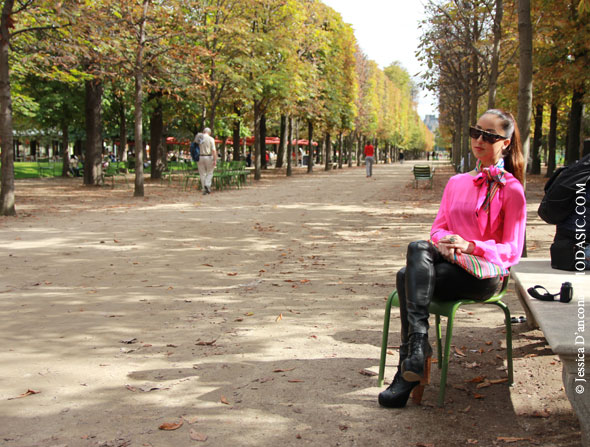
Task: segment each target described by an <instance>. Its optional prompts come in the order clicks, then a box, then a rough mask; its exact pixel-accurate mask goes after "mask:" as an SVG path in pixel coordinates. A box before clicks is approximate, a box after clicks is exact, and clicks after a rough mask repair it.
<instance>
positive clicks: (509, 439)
mask: <svg viewBox="0 0 590 447" xmlns="http://www.w3.org/2000/svg"><path fill="white" fill-rule="evenodd" d="M527 439H529V438H515V437H514V436H498V437H497V438H496V440H497V441H502V442H506V443H509V442H518V441H526V440H527Z"/></svg>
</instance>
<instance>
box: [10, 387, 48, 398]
mask: <svg viewBox="0 0 590 447" xmlns="http://www.w3.org/2000/svg"><path fill="white" fill-rule="evenodd" d="M40 392H41V391H35V390H30V389H29V390H27V391H25V392H24V393H23V394H20V395H18V396H16V397H9V398H8V399H7V400H14V399H21V398H23V397H27V396H32V395H33V394H39V393H40Z"/></svg>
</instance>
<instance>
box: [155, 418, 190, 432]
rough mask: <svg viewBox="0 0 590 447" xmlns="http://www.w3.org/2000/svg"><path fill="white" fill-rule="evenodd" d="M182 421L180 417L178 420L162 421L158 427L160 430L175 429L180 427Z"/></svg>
mask: <svg viewBox="0 0 590 447" xmlns="http://www.w3.org/2000/svg"><path fill="white" fill-rule="evenodd" d="M183 423H184V421H183V420H182V419H181V420H180V421H178V422H164V423H163V424H162V425H160V426H159V427H158V428H159V429H160V430H177V429H179V428H180V427H182V424H183Z"/></svg>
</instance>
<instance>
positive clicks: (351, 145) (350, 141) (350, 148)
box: [346, 134, 354, 168]
mask: <svg viewBox="0 0 590 447" xmlns="http://www.w3.org/2000/svg"><path fill="white" fill-rule="evenodd" d="M346 146H347V148H348V149H346V152H347V154H348V167H349V168H352V152H353V150H354V136H353V134H350V135H349V136H348V139H347V140H346Z"/></svg>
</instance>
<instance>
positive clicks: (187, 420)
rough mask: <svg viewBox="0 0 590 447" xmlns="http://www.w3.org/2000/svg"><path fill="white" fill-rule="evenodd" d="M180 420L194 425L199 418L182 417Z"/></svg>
mask: <svg viewBox="0 0 590 447" xmlns="http://www.w3.org/2000/svg"><path fill="white" fill-rule="evenodd" d="M182 419H184V420H185V421H186V422H187V423H188V424H190V425H193V424H194V423H196V422H197V421H198V420H199V418H198V417H197V416H192V417H184V416H183V417H182Z"/></svg>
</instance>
